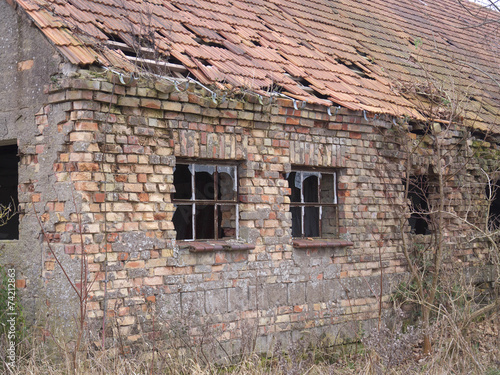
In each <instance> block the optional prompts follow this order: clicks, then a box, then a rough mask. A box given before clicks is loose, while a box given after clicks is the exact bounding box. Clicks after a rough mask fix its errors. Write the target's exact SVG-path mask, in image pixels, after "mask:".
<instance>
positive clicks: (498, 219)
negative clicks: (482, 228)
mask: <svg viewBox="0 0 500 375" xmlns="http://www.w3.org/2000/svg"><path fill="white" fill-rule="evenodd" d="M499 187H500V180H498V181H496V182H495V183H493V182H492V183H491V185H488V186H486V198H487V199H488V202H489V205H490V207H489V216H488V229H489V230H491V231H495V230H498V229H500V190H499Z"/></svg>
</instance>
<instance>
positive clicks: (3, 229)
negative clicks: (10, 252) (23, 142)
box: [0, 145, 19, 240]
mask: <svg viewBox="0 0 500 375" xmlns="http://www.w3.org/2000/svg"><path fill="white" fill-rule="evenodd" d="M18 163H19V156H18V155H17V145H7V146H0V165H1V168H0V212H1V216H2V217H1V218H0V240H17V239H19V214H18V213H17V210H18V206H19V199H18V195H17V184H18Z"/></svg>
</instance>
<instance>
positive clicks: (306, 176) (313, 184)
mask: <svg viewBox="0 0 500 375" xmlns="http://www.w3.org/2000/svg"><path fill="white" fill-rule="evenodd" d="M287 180H288V186H289V187H290V190H291V195H290V211H291V213H292V237H302V238H303V237H337V236H338V210H337V174H336V173H335V172H332V173H325V172H316V171H293V172H291V173H289V174H288V175H287Z"/></svg>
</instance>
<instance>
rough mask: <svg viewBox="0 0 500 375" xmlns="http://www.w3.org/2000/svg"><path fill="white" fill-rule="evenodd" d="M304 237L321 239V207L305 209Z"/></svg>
mask: <svg viewBox="0 0 500 375" xmlns="http://www.w3.org/2000/svg"><path fill="white" fill-rule="evenodd" d="M304 236H305V237H319V207H304Z"/></svg>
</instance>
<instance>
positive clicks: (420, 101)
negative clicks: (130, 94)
mask: <svg viewBox="0 0 500 375" xmlns="http://www.w3.org/2000/svg"><path fill="white" fill-rule="evenodd" d="M7 1H8V2H9V3H10V4H11V5H13V6H14V7H20V8H22V9H23V10H24V11H25V12H26V13H27V14H28V15H29V16H30V18H31V19H32V20H33V22H34V23H35V24H36V26H37V27H39V28H40V29H41V30H42V32H43V33H44V34H45V35H46V36H47V38H48V39H50V41H51V42H52V43H53V44H54V45H55V46H56V47H57V48H58V49H59V50H60V52H61V53H62V54H63V55H64V56H65V57H66V58H67V59H68V60H69V61H70V62H71V63H73V64H76V65H79V66H83V67H85V66H89V65H100V66H108V67H114V68H116V69H121V70H124V71H128V72H132V71H136V70H138V69H142V68H147V69H152V70H153V71H155V72H156V73H159V74H162V75H169V76H173V77H178V78H181V77H187V76H189V77H193V78H195V79H197V80H198V81H200V82H201V83H202V84H206V85H217V86H218V87H219V88H228V89H234V88H242V89H245V90H251V91H252V92H256V93H258V94H261V95H267V96H268V95H270V94H271V93H272V92H275V91H277V92H280V93H282V94H285V95H287V96H289V97H291V98H294V99H296V100H300V101H306V102H307V103H315V104H321V105H325V106H332V105H333V106H337V105H340V106H343V107H347V108H349V109H352V110H365V111H367V112H370V113H385V114H390V115H394V116H410V117H413V118H423V117H424V116H423V113H424V111H423V110H422V108H421V107H422V106H426V107H427V108H429V106H432V105H436V104H439V107H440V109H439V111H437V113H435V114H433V116H434V115H435V117H436V118H442V119H446V113H443V108H442V107H445V110H444V112H446V107H450V108H451V106H453V105H455V106H457V107H458V106H459V105H460V108H459V109H460V111H461V114H462V116H464V118H465V120H466V121H468V123H469V124H470V125H472V126H475V127H477V128H480V129H482V130H486V129H488V128H489V127H490V126H492V125H494V124H495V123H496V122H498V115H499V114H500V108H499V107H500V106H499V103H500V101H499V99H500V66H499V61H498V58H499V54H498V48H499V47H500V43H499V42H500V38H499V34H498V31H499V30H498V26H499V23H498V22H500V14H499V13H498V12H495V11H491V10H487V9H483V8H481V7H480V6H478V5H477V4H473V3H469V2H466V1H460V0H435V1H423V0H358V1H351V0H7ZM450 111H451V109H450Z"/></svg>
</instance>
